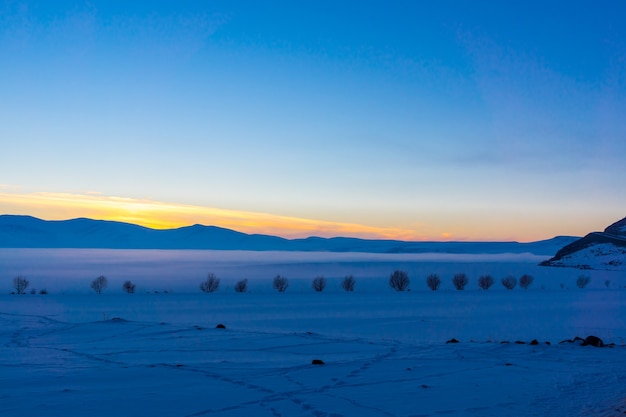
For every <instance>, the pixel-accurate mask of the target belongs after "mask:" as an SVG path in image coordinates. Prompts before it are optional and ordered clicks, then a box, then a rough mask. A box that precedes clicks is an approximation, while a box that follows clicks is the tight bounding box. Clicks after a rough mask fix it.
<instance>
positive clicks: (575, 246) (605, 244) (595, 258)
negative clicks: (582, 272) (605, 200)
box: [542, 218, 626, 271]
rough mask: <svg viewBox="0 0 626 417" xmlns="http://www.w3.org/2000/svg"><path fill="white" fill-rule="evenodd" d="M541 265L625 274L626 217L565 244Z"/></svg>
mask: <svg viewBox="0 0 626 417" xmlns="http://www.w3.org/2000/svg"><path fill="white" fill-rule="evenodd" d="M542 265H544V266H562V267H573V268H579V269H603V270H611V271H626V218H624V219H622V220H620V221H618V222H615V223H613V224H612V225H610V226H608V227H607V228H606V229H605V230H604V232H592V233H589V234H588V235H586V236H584V237H583V238H581V239H578V240H576V241H574V242H571V243H569V244H568V245H565V246H564V247H562V248H561V249H559V251H558V252H557V253H556V255H554V257H552V258H551V259H549V260H547V261H545V262H542Z"/></svg>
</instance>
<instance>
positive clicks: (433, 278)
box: [426, 274, 441, 291]
mask: <svg viewBox="0 0 626 417" xmlns="http://www.w3.org/2000/svg"><path fill="white" fill-rule="evenodd" d="M426 285H428V288H430V289H431V290H433V291H437V290H438V289H439V287H440V286H441V278H439V275H437V274H430V275H429V276H427V277H426Z"/></svg>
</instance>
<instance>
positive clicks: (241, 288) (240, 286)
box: [200, 273, 356, 293]
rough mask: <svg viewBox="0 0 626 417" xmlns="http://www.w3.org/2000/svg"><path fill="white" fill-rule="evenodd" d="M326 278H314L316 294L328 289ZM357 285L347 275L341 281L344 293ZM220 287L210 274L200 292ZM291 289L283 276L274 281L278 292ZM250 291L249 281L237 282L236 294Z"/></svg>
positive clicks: (273, 283) (313, 283) (277, 276)
mask: <svg viewBox="0 0 626 417" xmlns="http://www.w3.org/2000/svg"><path fill="white" fill-rule="evenodd" d="M326 284H327V281H326V278H324V277H323V276H318V277H315V278H313V282H312V283H311V287H312V288H313V290H315V291H316V292H322V291H324V289H325V288H326ZM355 284H356V280H355V279H354V277H353V276H352V275H347V276H345V277H344V279H343V281H341V288H343V289H344V291H347V292H352V291H354V286H355ZM219 286H220V279H219V278H217V277H216V276H215V274H213V273H209V275H208V276H207V278H206V280H204V281H202V282H201V283H200V290H201V291H202V292H209V293H210V292H215V291H217V289H218V288H219ZM288 287H289V280H288V279H287V277H285V276H283V275H276V276H275V277H274V279H273V280H272V288H274V289H275V290H276V291H278V292H285V291H286V290H287V288H288ZM247 291H248V280H247V279H242V280H241V281H237V282H236V283H235V292H247Z"/></svg>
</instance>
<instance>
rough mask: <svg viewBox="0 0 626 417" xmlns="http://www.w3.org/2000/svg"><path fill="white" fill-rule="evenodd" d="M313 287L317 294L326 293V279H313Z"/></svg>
mask: <svg viewBox="0 0 626 417" xmlns="http://www.w3.org/2000/svg"><path fill="white" fill-rule="evenodd" d="M311 286H312V287H313V289H314V290H315V291H316V292H322V291H324V288H326V278H324V277H321V276H320V277H315V278H314V279H313V283H312V284H311Z"/></svg>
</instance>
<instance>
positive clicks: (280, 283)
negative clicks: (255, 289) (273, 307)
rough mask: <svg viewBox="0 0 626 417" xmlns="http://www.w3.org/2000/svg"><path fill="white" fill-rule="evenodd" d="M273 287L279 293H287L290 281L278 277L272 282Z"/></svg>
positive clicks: (280, 276)
mask: <svg viewBox="0 0 626 417" xmlns="http://www.w3.org/2000/svg"><path fill="white" fill-rule="evenodd" d="M272 287H273V288H274V289H275V290H276V291H278V292H285V290H286V289H287V287H289V280H288V279H287V277H284V276H282V275H276V276H275V277H274V281H272Z"/></svg>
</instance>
